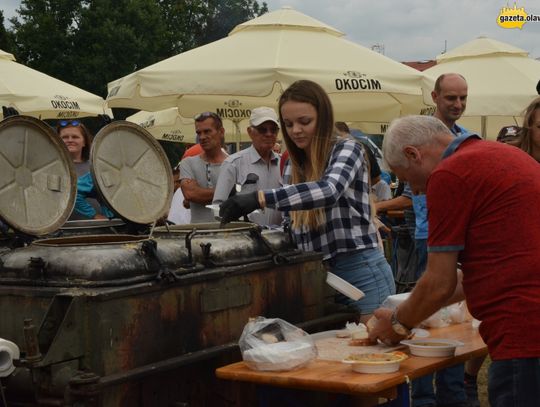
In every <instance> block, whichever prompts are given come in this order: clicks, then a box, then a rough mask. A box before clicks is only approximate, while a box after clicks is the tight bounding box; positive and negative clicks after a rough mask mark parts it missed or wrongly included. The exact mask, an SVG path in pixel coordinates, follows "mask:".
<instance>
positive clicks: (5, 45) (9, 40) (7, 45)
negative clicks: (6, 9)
mask: <svg viewBox="0 0 540 407" xmlns="http://www.w3.org/2000/svg"><path fill="white" fill-rule="evenodd" d="M13 44H14V42H13V36H12V35H11V33H10V32H8V31H7V30H6V26H5V25H4V13H3V11H2V10H0V49H1V50H3V51H6V52H15V50H14V49H13V48H14V47H13Z"/></svg>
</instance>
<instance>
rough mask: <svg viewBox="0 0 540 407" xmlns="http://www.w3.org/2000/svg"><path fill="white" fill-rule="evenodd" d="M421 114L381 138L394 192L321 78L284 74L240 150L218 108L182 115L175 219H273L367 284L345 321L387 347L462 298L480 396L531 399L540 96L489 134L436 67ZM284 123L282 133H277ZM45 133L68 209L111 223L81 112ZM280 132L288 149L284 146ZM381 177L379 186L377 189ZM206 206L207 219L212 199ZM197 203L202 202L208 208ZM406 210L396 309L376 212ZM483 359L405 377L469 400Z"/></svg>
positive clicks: (428, 394)
mask: <svg viewBox="0 0 540 407" xmlns="http://www.w3.org/2000/svg"><path fill="white" fill-rule="evenodd" d="M431 96H432V99H433V102H434V104H435V105H436V110H435V113H434V114H433V116H408V117H403V118H399V119H396V120H394V121H393V122H392V123H391V125H390V127H389V128H388V130H387V132H386V134H385V135H384V141H383V154H384V161H385V163H386V165H387V167H388V168H389V169H390V170H391V171H392V173H393V174H395V176H396V177H397V178H398V179H399V180H400V181H401V182H404V183H405V184H404V189H403V193H402V194H401V195H400V196H397V197H392V194H391V191H390V187H389V185H388V182H387V181H385V180H383V179H381V175H382V174H383V173H384V171H381V168H380V166H379V163H378V162H377V160H376V158H375V157H374V155H373V151H372V150H371V148H370V146H369V145H367V144H366V143H363V142H361V141H360V142H359V141H358V140H355V139H353V138H352V137H351V136H350V130H349V128H348V126H347V124H346V123H344V122H335V120H334V113H333V108H332V104H331V102H330V99H329V97H328V95H327V94H326V93H325V91H324V90H323V88H322V87H321V86H320V85H318V84H317V83H314V82H312V81H308V80H301V81H297V82H295V83H294V84H292V85H291V86H290V87H289V88H287V89H286V90H285V91H284V92H283V94H282V95H281V96H280V98H279V102H278V111H277V112H276V111H275V110H274V109H272V108H270V107H265V106H261V107H258V108H255V109H253V110H252V111H251V116H250V119H249V127H248V129H247V132H248V135H249V137H250V139H251V146H250V147H249V148H246V149H244V150H241V151H238V152H236V153H234V154H232V155H229V154H228V153H227V151H226V150H225V149H224V145H225V144H224V137H225V130H224V127H223V122H222V119H221V118H220V117H219V116H218V115H217V114H216V113H213V112H204V113H201V114H199V115H197V116H196V117H195V124H194V126H195V132H196V134H197V138H198V144H197V145H195V146H194V147H192V148H191V149H189V150H187V151H186V154H185V155H184V157H183V158H182V160H181V161H180V162H179V163H178V165H177V166H176V167H175V168H174V170H173V176H174V182H175V186H174V189H175V194H174V198H173V201H172V206H171V210H170V213H169V216H168V219H169V221H170V222H172V223H177V224H182V223H209V222H215V221H216V220H217V219H219V220H220V221H221V223H222V224H227V223H229V222H232V221H236V220H239V219H243V220H248V221H250V222H254V223H257V224H259V225H261V226H262V227H268V228H275V227H282V226H286V227H287V228H288V230H290V231H291V236H292V237H293V240H294V242H295V243H296V245H297V247H298V248H299V249H300V250H304V251H315V252H320V253H322V256H323V264H324V265H325V267H326V268H327V270H328V271H331V272H332V273H334V274H336V275H337V276H339V277H341V278H343V279H345V280H346V281H348V282H349V283H351V284H353V285H354V286H355V287H357V288H359V289H360V290H362V291H363V292H364V294H365V296H364V297H363V298H361V299H360V300H357V301H353V300H351V299H350V298H348V297H346V296H343V295H340V294H338V295H337V296H336V301H338V302H341V303H343V304H345V305H348V306H350V307H353V308H354V309H355V310H356V311H357V313H358V316H359V317H358V320H359V321H361V322H367V321H368V320H369V319H370V318H371V317H372V316H374V317H375V321H376V322H375V324H374V326H373V327H372V328H371V329H370V337H371V339H373V340H380V341H382V342H384V343H388V344H390V343H396V342H399V341H400V340H401V339H403V338H406V337H407V336H409V334H410V332H411V330H412V328H413V327H415V326H417V325H418V324H419V323H421V322H422V321H423V320H424V319H426V318H427V317H429V316H430V315H432V314H433V313H434V312H435V311H437V310H438V309H440V308H441V307H444V306H445V305H448V304H451V303H454V302H457V301H462V300H466V303H467V305H468V308H469V310H470V312H471V314H472V315H473V316H474V317H475V318H476V319H478V320H480V321H482V322H481V324H480V334H481V336H482V338H483V339H484V341H485V342H486V344H487V346H488V350H489V355H490V357H491V360H492V362H491V365H490V372H489V399H490V403H491V405H492V406H494V407H503V406H504V407H507V406H533V405H536V404H537V403H538V401H537V400H540V318H538V317H537V314H538V312H539V311H540V272H539V271H538V264H540V250H539V248H540V220H539V218H538V217H536V216H529V213H530V210H531V208H534V207H535V206H536V204H540V166H539V165H538V164H539V163H540V98H537V99H535V100H534V101H533V102H532V103H531V104H530V105H529V106H527V107H526V109H525V111H524V120H523V123H522V126H520V127H518V126H516V125H509V126H505V127H504V128H503V129H501V131H500V133H499V135H498V136H497V142H492V141H485V140H482V139H481V138H480V137H479V136H477V135H476V134H474V133H471V132H469V131H468V130H467V129H465V128H463V127H461V126H459V125H458V123H457V122H458V121H459V119H460V118H461V116H462V115H463V114H464V112H465V109H466V104H467V96H468V86H467V81H466V78H464V77H462V76H461V75H459V74H453V73H448V74H444V75H441V76H440V77H439V78H438V79H437V81H436V83H435V87H434V89H433V92H432V95H431ZM280 130H281V133H282V137H283V140H282V141H281V140H278V134H279V132H280ZM56 131H57V133H58V135H59V137H60V138H62V140H63V141H64V142H65V144H66V147H67V149H68V151H69V153H70V155H71V158H72V160H73V163H74V164H75V168H76V171H77V177H78V182H77V189H78V191H77V199H76V205H75V209H74V211H73V214H72V216H71V218H70V219H72V220H74V219H100V218H104V219H105V218H112V217H113V216H114V214H113V213H112V212H111V211H110V209H109V208H107V207H106V206H104V205H103V204H100V202H98V201H97V198H98V197H97V194H96V191H95V188H94V186H93V182H92V177H91V174H90V164H89V155H90V150H91V143H92V135H91V134H90V132H89V131H88V129H87V128H86V127H85V125H84V124H83V123H81V122H80V121H78V120H61V121H58V123H57V125H56ZM281 143H284V144H285V151H284V152H283V151H282V145H281ZM377 185H378V187H377ZM211 205H214V206H219V217H218V218H217V219H216V213H215V211H213V210H212V209H211ZM209 206H210V207H209ZM408 208H410V209H411V211H412V212H413V213H414V225H412V226H413V227H412V229H413V230H414V233H413V236H412V238H413V240H414V246H413V247H414V251H415V254H416V259H417V262H416V269H415V279H416V280H417V283H416V286H415V287H414V289H413V290H412V292H411V294H410V297H409V298H408V299H407V300H406V301H405V302H404V303H402V304H401V305H400V306H399V307H398V308H397V309H394V310H390V309H385V308H382V307H381V305H382V304H383V302H384V300H385V299H386V298H387V297H388V296H389V295H392V294H394V293H395V291H396V286H395V281H394V274H393V272H392V269H391V267H390V265H389V263H388V261H387V259H386V257H385V253H384V252H383V250H382V248H381V245H380V236H379V223H378V222H377V215H378V214H379V215H380V214H383V213H385V212H386V211H388V210H392V209H408ZM483 362H484V359H483V358H477V359H473V360H471V361H469V362H468V363H467V364H466V365H463V364H461V365H457V366H454V367H451V368H447V369H444V370H441V371H439V372H438V373H437V375H436V377H435V380H434V378H433V376H431V375H429V376H425V377H423V378H420V379H417V380H415V381H413V384H412V389H413V391H412V400H413V406H414V407H420V406H453V407H460V406H478V405H479V404H478V395H477V386H476V376H477V374H478V371H479V369H480V367H481V365H482V363H483Z"/></svg>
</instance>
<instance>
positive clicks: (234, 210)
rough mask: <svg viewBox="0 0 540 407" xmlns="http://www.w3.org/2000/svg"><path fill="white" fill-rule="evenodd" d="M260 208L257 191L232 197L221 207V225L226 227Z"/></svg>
mask: <svg viewBox="0 0 540 407" xmlns="http://www.w3.org/2000/svg"><path fill="white" fill-rule="evenodd" d="M260 207H261V206H260V205H259V197H258V194H257V191H254V192H250V193H249V194H240V195H235V196H233V197H230V198H229V199H227V200H226V201H225V202H223V203H222V204H221V205H220V207H219V216H220V217H221V224H222V225H224V224H226V223H229V222H232V221H233V220H236V219H238V218H239V217H240V216H243V215H247V214H248V213H251V212H253V211H254V210H255V209H259V208H260Z"/></svg>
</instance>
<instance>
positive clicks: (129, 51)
mask: <svg viewBox="0 0 540 407" xmlns="http://www.w3.org/2000/svg"><path fill="white" fill-rule="evenodd" d="M86 5H87V7H84V8H83V10H82V13H81V23H80V25H79V27H78V30H77V31H76V33H75V34H74V47H73V55H75V56H76V60H77V61H82V63H77V64H76V65H75V67H74V79H75V83H77V84H81V85H82V84H84V86H86V88H87V89H88V90H90V91H91V92H94V93H97V94H100V95H102V96H105V95H106V93H107V92H106V87H107V83H108V82H110V81H112V80H114V79H117V78H119V77H121V76H124V75H127V74H128V73H131V72H133V71H135V70H137V69H140V68H143V67H145V66H147V65H150V64H152V63H154V62H157V61H159V60H161V59H164V58H166V57H168V56H169V49H170V47H169V44H168V41H167V38H166V35H165V27H164V26H163V24H162V16H161V9H160V8H159V6H158V5H157V4H156V2H155V1H153V0H92V1H88V2H87V3H86Z"/></svg>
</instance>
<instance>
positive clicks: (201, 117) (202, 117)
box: [194, 112, 223, 127]
mask: <svg viewBox="0 0 540 407" xmlns="http://www.w3.org/2000/svg"><path fill="white" fill-rule="evenodd" d="M210 117H211V118H212V119H214V120H215V122H216V123H217V124H218V126H219V127H223V121H222V120H221V117H219V116H218V115H217V114H216V113H214V112H202V113H199V114H198V115H197V116H195V117H194V120H195V121H196V122H202V121H203V120H206V119H208V118H210Z"/></svg>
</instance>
